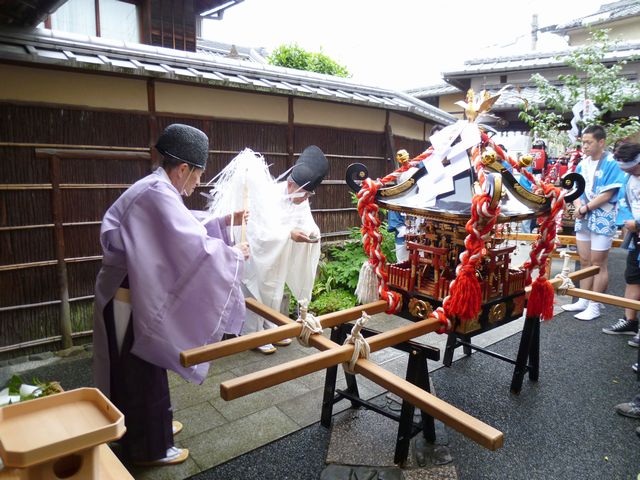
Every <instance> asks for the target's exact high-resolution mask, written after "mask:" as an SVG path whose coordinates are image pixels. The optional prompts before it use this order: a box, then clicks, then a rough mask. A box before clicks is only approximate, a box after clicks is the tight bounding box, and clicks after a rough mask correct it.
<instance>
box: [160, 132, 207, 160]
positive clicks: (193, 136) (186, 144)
mask: <svg viewBox="0 0 640 480" xmlns="http://www.w3.org/2000/svg"><path fill="white" fill-rule="evenodd" d="M156 149H157V150H158V151H159V152H160V153H161V154H162V155H165V156H167V157H170V158H173V159H176V160H179V161H181V162H184V163H188V164H189V165H192V166H194V167H198V168H202V169H204V168H205V167H206V166H207V160H208V158H209V137H207V135H205V133H204V132H203V131H201V130H198V129H197V128H195V127H191V126H189V125H182V124H181V123H174V124H172V125H169V126H168V127H167V128H165V129H164V132H162V135H160V138H159V139H158V143H156Z"/></svg>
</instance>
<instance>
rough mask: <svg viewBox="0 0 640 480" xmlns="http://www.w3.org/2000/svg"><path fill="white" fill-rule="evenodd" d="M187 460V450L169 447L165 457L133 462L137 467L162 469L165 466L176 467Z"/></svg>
mask: <svg viewBox="0 0 640 480" xmlns="http://www.w3.org/2000/svg"><path fill="white" fill-rule="evenodd" d="M187 458H189V450H188V449H186V448H176V447H171V448H170V449H169V450H167V456H166V457H164V458H159V459H158V460H151V461H148V462H134V465H135V466H137V467H163V466H165V465H177V464H179V463H182V462H184V461H185V460H186V459H187Z"/></svg>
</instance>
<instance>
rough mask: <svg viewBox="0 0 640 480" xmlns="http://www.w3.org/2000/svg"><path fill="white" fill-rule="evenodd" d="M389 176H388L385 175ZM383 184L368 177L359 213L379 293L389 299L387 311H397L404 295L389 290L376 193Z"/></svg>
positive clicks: (362, 190) (383, 297)
mask: <svg viewBox="0 0 640 480" xmlns="http://www.w3.org/2000/svg"><path fill="white" fill-rule="evenodd" d="M385 178H387V177H385ZM383 180H384V179H383ZM382 185H383V183H382V180H377V181H374V180H372V179H370V178H367V179H366V180H365V181H364V182H363V183H362V187H361V188H360V191H359V192H358V194H357V197H358V214H359V215H360V219H361V220H362V228H361V229H360V232H361V233H362V245H363V247H364V251H365V253H366V254H367V257H369V263H370V264H371V266H372V267H373V269H374V271H375V273H376V276H377V277H378V280H379V282H380V283H379V286H378V294H379V296H380V298H382V299H384V300H386V301H387V303H388V305H389V307H388V309H387V313H395V312H397V311H398V309H399V308H400V306H401V301H402V296H401V295H400V294H399V293H397V292H393V291H391V290H389V287H388V286H387V279H388V275H387V268H386V265H387V257H385V255H384V254H383V253H382V248H381V246H382V238H383V237H382V234H381V233H380V224H381V222H380V217H379V216H378V211H379V207H378V205H376V203H375V198H376V193H377V192H378V189H379V188H380V187H381V186H382Z"/></svg>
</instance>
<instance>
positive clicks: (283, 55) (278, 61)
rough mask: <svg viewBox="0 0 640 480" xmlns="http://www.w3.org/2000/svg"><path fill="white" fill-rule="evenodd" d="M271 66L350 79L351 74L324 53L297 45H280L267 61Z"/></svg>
mask: <svg viewBox="0 0 640 480" xmlns="http://www.w3.org/2000/svg"><path fill="white" fill-rule="evenodd" d="M267 60H268V61H269V63H270V64H271V65H276V66H279V67H287V68H295V69H296V70H306V71H308V72H317V73H325V74H327V75H334V76H336V77H343V78H349V77H350V76H351V74H350V73H349V71H348V70H347V68H346V67H344V66H343V65H340V64H339V63H338V62H336V61H335V60H333V59H332V58H330V57H329V56H327V55H325V54H324V53H322V52H320V53H314V52H308V51H306V50H305V49H304V48H302V47H300V46H299V45H298V44H297V43H292V44H288V45H280V46H279V47H277V48H276V49H275V50H274V51H273V52H272V53H271V55H269V58H268V59H267Z"/></svg>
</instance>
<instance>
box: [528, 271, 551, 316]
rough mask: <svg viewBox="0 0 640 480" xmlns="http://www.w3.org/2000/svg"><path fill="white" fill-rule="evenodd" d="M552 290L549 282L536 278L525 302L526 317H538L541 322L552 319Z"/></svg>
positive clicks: (542, 278)
mask: <svg viewBox="0 0 640 480" xmlns="http://www.w3.org/2000/svg"><path fill="white" fill-rule="evenodd" d="M553 296H554V289H553V285H551V282H549V280H547V279H546V278H544V277H538V278H536V279H535V281H534V282H533V284H532V285H531V293H530V294H529V300H528V301H527V316H528V317H539V316H541V317H542V319H543V320H551V318H553Z"/></svg>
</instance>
